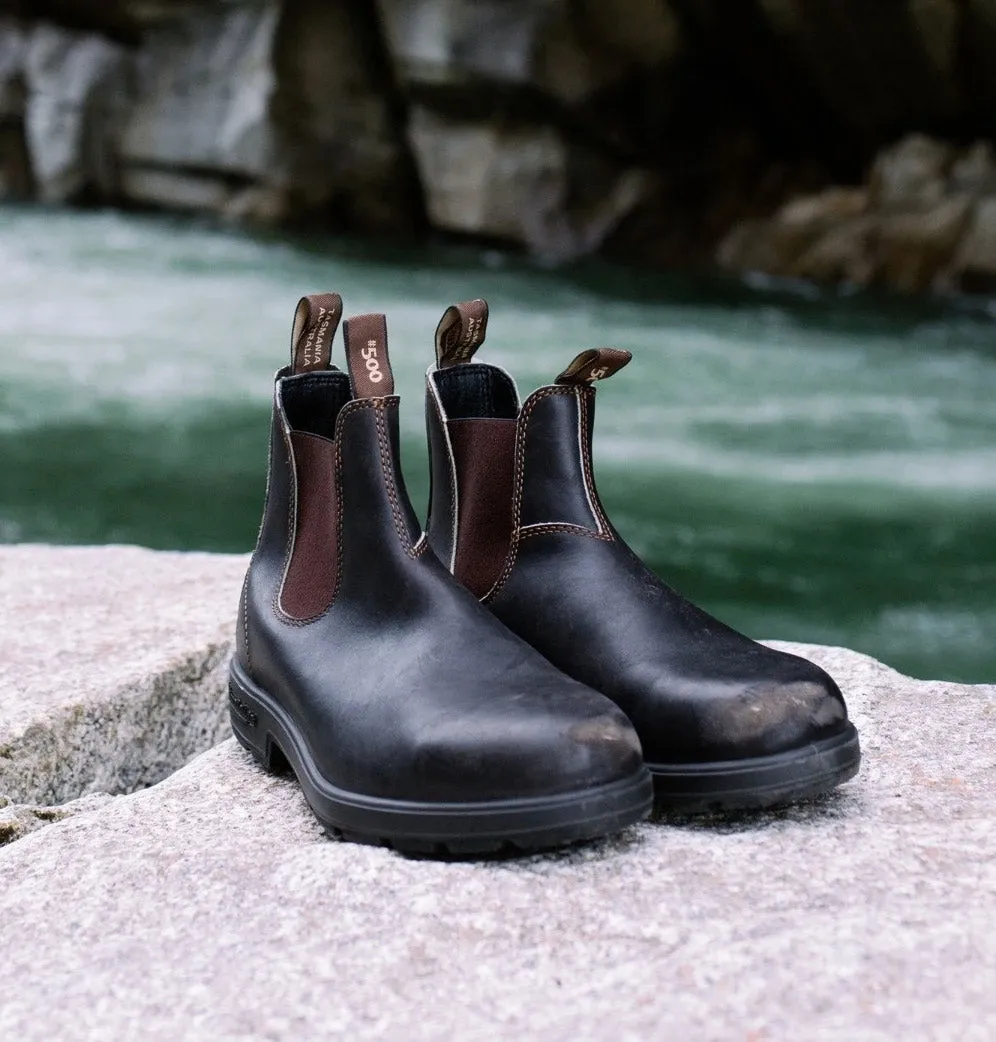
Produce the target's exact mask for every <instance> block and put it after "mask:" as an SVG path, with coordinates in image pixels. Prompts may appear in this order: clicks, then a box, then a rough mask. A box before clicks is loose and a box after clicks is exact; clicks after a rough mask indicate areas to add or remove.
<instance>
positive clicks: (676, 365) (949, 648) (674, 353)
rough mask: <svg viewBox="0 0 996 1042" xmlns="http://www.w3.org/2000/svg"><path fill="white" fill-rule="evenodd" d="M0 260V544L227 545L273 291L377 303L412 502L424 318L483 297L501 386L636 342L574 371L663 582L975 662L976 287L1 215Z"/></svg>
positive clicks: (618, 500) (900, 652) (949, 664)
mask: <svg viewBox="0 0 996 1042" xmlns="http://www.w3.org/2000/svg"><path fill="white" fill-rule="evenodd" d="M0 273H2V281H0V541H7V542H14V541H26V540H31V541H46V542H53V543H110V542H113V543H140V544H143V545H146V546H152V547H169V548H182V549H205V550H225V551H245V550H248V549H249V548H250V547H251V544H252V541H253V539H254V536H255V531H256V526H257V524H258V520H259V511H260V506H261V502H262V496H263V488H264V482H265V473H264V472H265V452H266V439H267V425H268V409H269V395H270V389H271V376H272V373H273V371H274V370H275V369H276V368H278V367H279V366H280V365H282V364H283V363H284V359H285V356H286V353H287V350H288V339H289V330H290V322H291V316H292V313H293V309H294V305H295V303H296V302H297V298H298V297H299V296H300V295H301V294H302V293H304V292H314V291H318V290H326V289H331V288H335V289H338V290H339V291H340V292H341V293H342V294H343V296H344V298H345V301H346V309H347V314H349V313H351V312H363V311H375V310H384V311H386V312H387V313H388V318H389V329H390V337H391V340H390V342H391V353H392V360H393V364H394V369H395V373H396V379H397V383H398V388H399V391H400V393H401V395H402V399H403V400H402V424H403V434H404V446H403V448H404V466H405V471H406V473H407V475H408V480H409V486H410V490H411V492H412V497H413V499H414V500H415V502H416V505H417V507H418V509H419V510H421V509H422V507H423V504H424V503H425V500H426V473H427V471H426V464H425V447H424V431H423V419H422V374H423V372H424V369H425V367H426V365H427V364H428V362H429V360H430V357H431V350H432V348H431V344H432V333H433V330H434V328H435V324H436V321H437V320H438V318H439V315H440V314H441V312H442V310H443V308H444V307H445V306H446V305H447V304H450V303H452V302H454V301H457V300H461V299H466V298H468V297H475V296H484V297H486V298H488V300H489V301H490V303H491V326H490V335H489V338H488V343H487V345H486V346H485V348H484V349H483V351H484V354H485V356H486V357H487V358H488V359H490V360H492V361H497V362H499V363H500V364H502V365H504V366H505V367H506V368H508V369H509V370H510V371H511V372H512V373H513V374H514V375H515V376H516V377H517V379H518V382H519V386H520V389H521V391H522V392H523V394H525V393H528V392H529V391H531V390H532V389H533V388H534V387H536V386H538V385H539V384H541V383H546V382H549V381H550V380H551V379H552V378H553V377H554V376H555V374H556V373H557V372H559V370H560V369H561V368H562V367H563V366H564V364H566V362H567V361H569V360H570V359H571V358H572V357H573V355H574V354H575V353H576V352H577V351H578V350H580V349H582V348H584V347H591V346H599V345H615V346H618V347H625V348H629V349H630V350H632V351H633V353H634V356H635V357H634V360H633V362H632V363H631V364H630V366H629V367H628V368H627V369H625V370H624V371H623V372H621V373H620V374H619V375H618V376H616V377H614V378H613V379H612V380H610V381H607V382H606V383H604V384H602V385H600V387H599V390H598V405H597V418H596V428H597V429H596V437H597V444H596V458H595V468H596V472H597V477H598V482H599V486H600V488H601V491H602V494H603V498H604V499H605V501H606V504H607V506H608V508H609V512H610V514H611V516H612V517H613V519H614V521H615V523H616V526H617V527H618V528H619V529H620V530H621V531H622V532H623V534H624V535H625V536H626V537H627V538H628V539H629V541H630V542H631V543H632V544H633V545H634V546H635V547H636V548H637V549H638V550H639V551H640V552H642V553H643V554H644V555H645V556H646V557H647V559H648V560H649V562H650V563H651V564H652V565H653V567H654V568H655V569H657V570H658V571H659V572H660V574H661V575H663V576H664V577H665V578H666V579H667V580H668V581H669V582H671V583H672V584H673V585H675V586H677V587H678V588H680V589H681V590H683V591H684V592H685V593H687V594H688V595H690V596H691V597H692V598H693V599H695V600H697V601H698V602H699V603H701V604H702V605H703V606H705V607H707V608H708V609H710V610H712V611H713V612H715V613H716V614H718V615H720V616H721V617H722V618H724V619H725V620H727V621H729V622H731V623H733V624H734V625H737V626H739V627H740V628H742V629H744V630H745V631H746V632H748V633H750V634H751V635H752V636H757V637H779V638H785V639H800V640H809V641H817V642H823V643H830V644H844V645H848V646H850V647H853V648H857V649H859V650H862V651H866V652H869V653H871V654H873V655H876V656H878V657H880V658H882V659H884V660H885V661H886V662H889V663H890V664H892V665H894V666H896V667H897V668H900V669H902V670H904V671H906V672H910V673H913V674H914V675H918V676H924V677H936V678H950V679H960V680H976V681H980V680H987V681H993V680H996V599H994V596H993V593H994V590H996V325H994V322H993V318H992V317H991V316H990V314H989V313H987V311H986V310H985V308H983V307H980V306H974V307H972V308H968V307H966V306H960V305H957V304H953V305H940V304H930V303H923V302H920V303H918V302H910V301H903V300H896V299H894V298H870V297H866V296H859V295H857V296H842V295H839V294H833V295H821V294H818V293H816V292H815V291H812V290H807V289H805V288H803V287H798V288H792V289H786V288H784V287H782V288H776V289H773V288H771V287H768V288H763V287H762V288H758V287H754V288H750V287H748V286H745V285H743V284H741V283H735V282H719V281H695V280H689V279H678V278H674V277H663V276H659V275H650V274H634V273H632V272H626V271H620V270H612V269H606V268H601V267H597V266H589V267H584V268H581V269H577V270H574V271H571V272H549V271H544V270H540V269H535V268H532V267H529V266H527V265H525V264H523V263H521V262H518V261H512V260H509V259H508V258H506V257H504V256H502V255H500V254H497V253H489V252H481V251H467V250H462V249H461V250H454V249H441V248H437V249H420V250H417V251H415V250H409V249H406V248H404V247H393V246H391V245H389V244H388V245H385V244H383V243H381V244H379V245H377V246H372V245H370V244H357V243H352V242H343V241H339V240H318V239H315V240H310V239H295V240H292V241H291V240H287V239H277V238H272V239H271V238H267V237H253V236H249V235H245V234H241V233H235V232H227V231H224V230H219V229H216V228H207V227H202V226H198V225H192V224H184V223H180V222H176V221H171V220H167V219H154V218H149V217H135V216H127V215H121V214H107V213H72V212H45V211H42V210H22V209H17V208H13V209H11V208H8V209H0ZM233 607H234V606H233ZM66 621H67V624H69V625H71V620H66Z"/></svg>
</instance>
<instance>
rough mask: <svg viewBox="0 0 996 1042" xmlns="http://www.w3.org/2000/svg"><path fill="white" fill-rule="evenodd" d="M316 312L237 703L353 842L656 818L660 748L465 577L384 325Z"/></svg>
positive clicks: (263, 745)
mask: <svg viewBox="0 0 996 1042" xmlns="http://www.w3.org/2000/svg"><path fill="white" fill-rule="evenodd" d="M341 313H342V302H341V300H340V299H339V297H338V296H337V295H336V294H324V295H319V296H313V297H305V298H303V299H302V300H301V302H300V304H299V305H298V310H297V314H296V316H295V323H294V333H293V338H292V339H293V342H292V364H291V365H290V366H289V367H287V368H286V369H282V370H281V371H280V372H279V373H277V376H276V382H275V385H274V393H273V418H272V425H271V436H270V463H269V480H268V485H267V493H266V504H265V506H264V510H263V523H262V527H261V529H260V533H259V540H258V543H257V545H256V550H255V552H254V553H253V556H252V561H251V563H250V565H249V571H248V574H247V575H246V581H245V585H244V587H243V591H242V597H241V600H240V604H239V623H238V633H237V640H236V653H235V656H234V659H233V661H232V664H231V674H230V677H231V679H230V708H231V718H232V727H233V728H234V730H235V735H236V737H237V738H238V740H239V741H240V742H241V743H242V745H243V746H245V748H246V749H248V750H249V751H250V752H251V753H252V754H253V755H254V756H255V757H256V758H257V759H258V760H259V761H260V762H261V763H262V764H263V765H264V766H265V767H267V768H270V769H278V768H281V767H285V766H287V765H289V766H290V767H291V768H292V769H293V771H294V773H295V774H296V775H297V778H298V781H299V782H300V784H301V787H302V789H303V790H304V794H305V797H306V798H307V800H308V803H309V804H310V805H311V808H312V809H313V811H314V812H315V814H316V815H317V816H318V818H319V820H320V821H322V822H323V823H324V824H325V825H326V826H327V827H328V828H329V829H331V830H334V831H337V832H339V833H341V834H342V835H343V836H345V837H346V838H351V839H359V840H364V841H367V842H384V843H388V844H390V845H392V846H394V847H397V848H398V849H400V850H404V851H410V852H415V853H441V854H447V853H450V854H477V853H486V852H492V851H498V850H502V849H503V848H504V849H511V850H532V849H536V848H540V847H549V846H555V845H559V844H562V843H569V842H574V841H576V840H581V839H588V838H591V837H594V836H600V835H603V834H606V833H610V832H613V831H616V830H618V829H621V828H623V827H624V826H626V825H629V824H631V823H633V822H635V821H639V820H640V819H641V818H643V817H645V816H646V814H647V813H649V811H650V807H651V804H652V801H653V787H652V783H651V781H650V777H649V775H648V774H647V771H646V769H645V768H644V766H643V762H642V758H641V752H640V743H639V739H638V738H637V736H636V733H635V731H634V729H633V727H632V725H631V724H630V722H629V721H628V720H627V719H626V717H625V715H624V714H623V713H622V712H621V711H620V710H619V709H618V708H617V707H616V706H615V705H614V704H613V703H612V702H611V701H610V700H609V699H607V698H605V697H604V696H603V695H601V694H598V693H597V692H595V691H593V690H592V689H591V688H588V687H586V686H584V685H583V684H582V683H580V682H579V681H576V680H572V679H570V678H569V677H566V676H564V674H562V673H561V672H559V671H558V670H557V669H555V668H554V667H553V666H552V665H550V663H548V662H547V661H546V660H545V659H544V658H543V657H542V656H541V655H539V654H538V653H537V652H536V651H534V650H533V649H532V648H530V647H529V646H528V645H527V644H526V643H524V642H523V641H522V640H520V639H519V638H518V637H516V636H515V635H513V634H512V633H511V632H509V631H508V630H507V629H506V628H505V627H504V626H503V625H502V624H501V623H500V622H499V621H498V620H497V619H496V618H495V617H494V615H492V614H491V613H490V612H489V611H487V610H486V609H485V608H483V607H482V606H481V605H480V604H479V603H478V601H477V599H476V598H475V597H473V596H471V595H470V594H469V593H468V592H467V591H466V590H465V589H463V587H461V586H460V585H459V584H458V583H456V582H455V581H454V579H453V578H452V576H451V575H450V573H449V572H448V571H447V570H446V568H444V567H443V565H442V564H440V562H439V561H438V560H437V558H436V556H435V554H434V553H433V552H432V550H431V549H430V547H429V544H428V541H427V539H426V537H425V536H424V535H423V533H422V531H421V528H420V526H419V523H418V520H417V519H416V516H415V512H414V510H413V509H412V506H411V503H410V502H409V500H408V495H407V493H406V491H405V484H404V479H403V478H402V474H401V468H400V466H399V462H398V398H397V397H396V396H395V394H394V381H393V377H392V375H391V366H390V361H389V359H388V354H387V331H386V326H385V322H384V317H383V315H360V316H359V317H356V318H352V319H349V320H347V322H346V323H344V330H343V331H344V339H345V346H346V360H347V368H348V372H340V371H339V370H338V369H336V368H334V367H332V366H331V364H330V354H331V345H332V340H333V337H334V335H335V332H336V327H337V326H338V324H339V318H340V316H341Z"/></svg>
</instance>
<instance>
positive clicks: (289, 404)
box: [281, 369, 352, 439]
mask: <svg viewBox="0 0 996 1042" xmlns="http://www.w3.org/2000/svg"><path fill="white" fill-rule="evenodd" d="M281 397H282V399H283V405H284V412H285V413H286V415H287V420H288V422H289V423H290V425H291V429H292V430H295V431H300V432H301V433H302V434H318V435H320V436H321V437H323V438H329V439H332V438H334V437H335V421H336V419H337V418H338V416H339V412H340V410H341V409H342V407H343V406H344V405H345V404H346V402H348V401H349V400H350V398H352V394H351V392H350V388H349V377H348V376H347V375H346V374H345V373H343V372H339V371H338V370H335V369H333V370H326V371H324V372H318V373H301V374H300V375H298V376H288V377H285V378H284V380H283V386H282V388H281Z"/></svg>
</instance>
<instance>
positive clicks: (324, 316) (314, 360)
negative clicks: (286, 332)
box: [291, 293, 342, 373]
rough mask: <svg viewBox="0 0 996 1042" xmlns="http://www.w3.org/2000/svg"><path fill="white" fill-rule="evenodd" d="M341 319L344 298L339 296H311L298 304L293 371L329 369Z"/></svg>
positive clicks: (292, 343) (293, 336) (292, 352)
mask: <svg viewBox="0 0 996 1042" xmlns="http://www.w3.org/2000/svg"><path fill="white" fill-rule="evenodd" d="M341 318H342V297H340V296H339V294H338V293H312V294H311V296H309V297H302V298H301V299H300V300H299V301H298V302H297V310H296V311H295V312H294V328H293V330H292V331H291V369H292V371H293V372H295V373H306V372H310V371H311V370H313V369H328V368H330V366H331V362H332V340H333V339H334V338H335V331H336V330H337V329H338V328H339V320H340V319H341Z"/></svg>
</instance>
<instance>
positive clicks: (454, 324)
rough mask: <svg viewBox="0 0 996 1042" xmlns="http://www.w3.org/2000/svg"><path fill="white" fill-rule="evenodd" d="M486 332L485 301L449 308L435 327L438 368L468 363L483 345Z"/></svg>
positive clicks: (486, 306) (464, 303) (464, 302)
mask: <svg viewBox="0 0 996 1042" xmlns="http://www.w3.org/2000/svg"><path fill="white" fill-rule="evenodd" d="M487 331H488V302H487V301H486V300H465V301H463V303H462V304H454V305H453V306H452V307H448V308H447V309H446V310H445V311H444V312H443V317H442V318H441V319H440V320H439V325H438V326H436V365H437V366H438V367H439V368H440V369H445V368H446V367H447V366H450V365H458V364H460V363H461V362H469V361H470V360H471V359H472V358H473V357H474V353H475V352H476V351H477V349H478V348H479V347H480V346H481V344H483V343H484V337H485V335H486V334H487Z"/></svg>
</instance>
